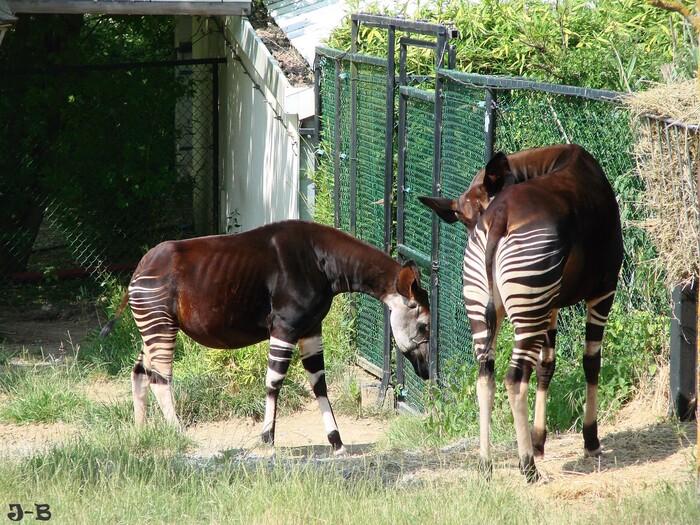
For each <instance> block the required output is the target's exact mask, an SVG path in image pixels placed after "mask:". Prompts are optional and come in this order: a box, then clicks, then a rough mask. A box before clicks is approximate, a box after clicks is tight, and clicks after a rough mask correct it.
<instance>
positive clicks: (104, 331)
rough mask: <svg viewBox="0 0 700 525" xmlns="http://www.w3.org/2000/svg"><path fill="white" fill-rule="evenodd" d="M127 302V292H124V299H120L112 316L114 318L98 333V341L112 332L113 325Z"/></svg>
mask: <svg viewBox="0 0 700 525" xmlns="http://www.w3.org/2000/svg"><path fill="white" fill-rule="evenodd" d="M128 302H129V292H126V293H125V294H124V299H122V304H120V305H119V307H117V311H116V313H115V314H114V317H112V320H111V321H110V322H108V323H107V324H106V325H105V326H104V328H103V329H102V330H101V331H100V339H104V338H105V337H107V336H108V335H109V333H110V332H111V331H112V328H114V325H115V324H116V322H117V320H118V319H119V316H120V315H121V313H122V310H124V307H125V306H126V303H128Z"/></svg>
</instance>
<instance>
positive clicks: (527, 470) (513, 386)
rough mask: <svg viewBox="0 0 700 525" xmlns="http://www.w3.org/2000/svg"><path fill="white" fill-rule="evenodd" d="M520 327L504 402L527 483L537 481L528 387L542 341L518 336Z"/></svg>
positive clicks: (538, 478) (534, 336) (541, 336)
mask: <svg viewBox="0 0 700 525" xmlns="http://www.w3.org/2000/svg"><path fill="white" fill-rule="evenodd" d="M520 332H521V330H519V329H518V326H517V325H516V329H515V334H516V342H515V347H514V348H513V356H512V357H511V362H510V367H509V368H508V372H507V373H506V377H505V384H506V390H507V391H508V401H509V402H510V408H511V411H512V412H513V421H514V424H515V436H516V438H517V441H518V456H519V458H520V472H521V473H522V474H523V475H524V476H525V479H526V480H527V482H528V483H534V482H536V481H539V480H540V478H541V477H540V474H539V472H538V471H537V467H536V466H535V453H534V449H533V446H532V435H531V433H530V425H529V418H528V402H527V397H528V386H529V382H530V376H531V375H532V371H533V368H534V367H535V366H536V364H537V358H538V356H539V354H540V351H541V350H542V347H543V344H544V335H532V336H527V335H524V336H523V337H522V339H519V338H518V335H519V333H520Z"/></svg>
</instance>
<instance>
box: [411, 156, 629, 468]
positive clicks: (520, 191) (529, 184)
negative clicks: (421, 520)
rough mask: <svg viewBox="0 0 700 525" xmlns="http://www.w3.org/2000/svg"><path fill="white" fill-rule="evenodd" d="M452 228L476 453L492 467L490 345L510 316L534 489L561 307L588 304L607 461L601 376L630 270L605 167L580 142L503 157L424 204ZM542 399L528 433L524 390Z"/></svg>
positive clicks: (591, 422)
mask: <svg viewBox="0 0 700 525" xmlns="http://www.w3.org/2000/svg"><path fill="white" fill-rule="evenodd" d="M420 200H421V202H423V203H424V204H426V205H427V206H429V207H431V208H432V209H433V210H435V211H436V212H437V213H438V215H439V216H440V217H441V218H442V219H443V220H445V221H446V222H449V223H454V222H456V221H461V222H462V223H464V224H465V225H466V226H467V229H468V230H469V242H468V245H467V248H466V250H465V252H464V265H463V284H464V288H463V294H464V301H465V305H466V308H467V314H468V317H469V323H470V326H471V330H472V334H473V335H472V336H473V339H474V351H475V353H476V357H477V360H478V362H479V379H478V382H477V397H478V401H479V412H480V436H479V439H480V452H481V462H482V467H483V468H484V469H485V471H486V473H487V475H489V476H490V473H491V471H492V468H493V467H492V461H491V452H490V444H489V437H490V425H491V413H492V411H493V403H494V392H495V382H494V350H495V344H496V338H497V336H498V331H499V328H500V326H501V321H502V320H503V316H504V315H506V314H507V315H508V318H509V319H510V321H511V322H512V324H513V327H514V329H515V343H514V347H513V353H512V355H511V361H510V366H509V369H508V371H507V373H506V376H505V384H506V389H507V391H508V400H509V401H510V405H511V410H512V411H513V418H514V421H515V430H516V436H517V441H518V454H519V456H520V469H521V471H522V472H523V474H524V475H525V477H526V478H527V480H528V481H529V482H533V481H536V480H538V479H539V477H540V476H539V473H538V472H537V468H536V467H535V460H534V458H535V456H542V455H543V454H544V443H545V439H546V427H545V423H546V403H547V390H548V388H549V383H550V381H551V379H552V375H553V374H554V366H555V353H554V346H555V338H556V322H557V311H558V309H559V308H562V307H564V306H571V305H573V304H576V303H578V302H579V301H582V300H583V301H585V303H586V306H587V308H588V315H587V319H586V347H585V350H584V356H583V369H584V372H585V376H586V383H587V387H586V406H585V411H584V419H583V439H584V448H585V454H586V455H588V456H595V455H599V454H600V452H601V446H600V441H599V440H598V423H597V412H598V376H599V372H600V362H601V354H600V347H601V341H602V338H603V330H604V328H605V322H606V320H607V317H608V314H609V313H610V308H611V307H612V303H613V298H614V295H615V290H616V287H617V279H618V274H619V271H620V266H621V265H622V257H623V245H622V230H621V227H620V213H619V210H618V206H617V201H616V200H615V194H614V193H613V190H612V187H611V186H610V183H609V182H608V180H607V178H606V177H605V174H604V173H603V169H602V168H601V166H600V164H599V163H598V162H597V161H596V160H595V159H594V158H593V156H592V155H591V154H590V153H588V152H587V151H586V150H584V149H583V148H581V147H580V146H576V145H564V146H551V147H545V148H537V149H531V150H526V151H521V152H518V153H513V154H510V155H504V154H503V153H498V154H497V155H495V156H494V157H493V159H491V161H489V163H488V164H487V165H486V168H485V169H484V170H483V171H481V172H479V173H478V174H477V176H476V177H475V178H474V181H473V182H472V184H471V185H470V186H469V188H468V189H467V190H466V191H465V192H464V194H462V195H461V196H460V197H459V198H458V199H457V200H451V199H444V198H430V197H420ZM533 369H535V370H536V377H537V393H536V397H535V416H534V424H533V432H532V435H531V434H530V432H529V425H528V406H527V391H528V382H529V379H530V376H531V374H532V371H533Z"/></svg>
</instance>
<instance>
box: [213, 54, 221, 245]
mask: <svg viewBox="0 0 700 525" xmlns="http://www.w3.org/2000/svg"><path fill="white" fill-rule="evenodd" d="M211 68H212V76H211V83H212V87H211V112H212V126H211V127H212V159H211V164H212V172H211V208H212V233H213V234H217V233H219V224H220V222H221V218H220V217H219V213H220V211H219V210H220V209H221V194H220V190H219V186H220V181H219V64H212V65H211Z"/></svg>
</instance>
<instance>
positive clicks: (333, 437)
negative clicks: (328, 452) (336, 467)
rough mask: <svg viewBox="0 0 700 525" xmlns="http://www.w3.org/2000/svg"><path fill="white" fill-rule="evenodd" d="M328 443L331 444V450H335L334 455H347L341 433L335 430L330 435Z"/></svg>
mask: <svg viewBox="0 0 700 525" xmlns="http://www.w3.org/2000/svg"><path fill="white" fill-rule="evenodd" d="M328 442H329V443H330V444H331V448H332V449H333V455H335V456H344V455H345V447H344V446H343V441H342V440H341V439H340V432H338V431H337V430H334V431H332V432H331V433H330V434H328Z"/></svg>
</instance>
